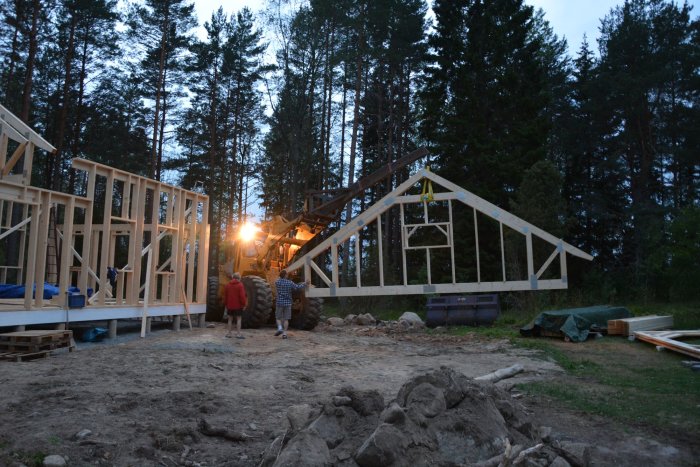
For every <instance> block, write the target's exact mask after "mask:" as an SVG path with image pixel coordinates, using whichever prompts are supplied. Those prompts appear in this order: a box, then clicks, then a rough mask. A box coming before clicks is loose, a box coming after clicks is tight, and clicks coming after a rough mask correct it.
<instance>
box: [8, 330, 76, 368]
mask: <svg viewBox="0 0 700 467" xmlns="http://www.w3.org/2000/svg"><path fill="white" fill-rule="evenodd" d="M61 348H67V349H68V351H70V352H72V351H73V349H75V341H74V340H73V331H54V330H48V331H47V330H38V331H21V332H8V333H5V334H0V360H10V361H15V362H21V361H23V360H32V359H35V358H46V357H48V356H49V355H50V354H51V352H52V351H53V350H56V349H61Z"/></svg>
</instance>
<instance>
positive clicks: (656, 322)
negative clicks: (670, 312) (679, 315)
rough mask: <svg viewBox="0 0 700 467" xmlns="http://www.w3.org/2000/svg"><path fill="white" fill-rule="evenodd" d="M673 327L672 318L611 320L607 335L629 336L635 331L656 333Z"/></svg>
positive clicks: (643, 317)
mask: <svg viewBox="0 0 700 467" xmlns="http://www.w3.org/2000/svg"><path fill="white" fill-rule="evenodd" d="M672 327H673V316H656V315H652V316H638V317H635V318H623V319H611V320H610V321H608V334H617V335H623V336H631V335H633V334H634V333H635V332H637V331H658V330H660V329H670V328H672Z"/></svg>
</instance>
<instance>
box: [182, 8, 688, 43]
mask: <svg viewBox="0 0 700 467" xmlns="http://www.w3.org/2000/svg"><path fill="white" fill-rule="evenodd" d="M623 1H624V0H525V3H527V4H529V5H533V6H534V7H536V8H542V9H543V10H544V12H545V18H546V19H547V21H549V24H550V25H551V26H552V29H554V33H555V34H556V35H557V36H559V37H562V36H564V37H566V40H567V42H568V44H569V53H570V54H571V55H575V54H576V51H577V50H578V49H579V47H580V45H581V42H582V41H583V35H584V33H585V34H586V36H587V38H588V43H589V44H590V45H591V48H592V49H593V50H595V49H596V48H597V47H596V39H597V37H598V27H599V26H600V20H601V19H602V18H603V17H605V15H607V14H608V13H609V12H610V10H611V9H612V8H614V7H616V6H617V5H620V4H622V3H623ZM194 3H195V9H196V11H197V17H198V18H199V21H200V23H202V24H203V23H204V21H206V20H208V19H209V18H211V13H212V12H213V11H214V10H215V9H217V8H218V7H219V6H220V5H225V6H224V11H225V12H226V13H232V12H236V11H238V10H240V9H241V8H243V7H244V6H247V7H248V8H250V9H251V10H252V11H253V12H256V11H258V10H260V9H261V8H262V6H263V4H264V1H263V0H195V2H194ZM688 3H689V4H690V5H691V6H693V12H692V17H693V18H697V17H698V15H700V0H689V1H688Z"/></svg>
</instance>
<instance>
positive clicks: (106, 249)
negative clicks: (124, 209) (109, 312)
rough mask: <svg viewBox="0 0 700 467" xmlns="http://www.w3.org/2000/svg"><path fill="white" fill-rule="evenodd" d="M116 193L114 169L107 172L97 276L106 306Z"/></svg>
mask: <svg viewBox="0 0 700 467" xmlns="http://www.w3.org/2000/svg"><path fill="white" fill-rule="evenodd" d="M113 193H114V170H110V171H109V173H108V174H107V184H106V186H105V205H104V210H103V213H104V214H103V218H102V219H103V220H102V244H101V245H100V265H99V266H98V269H97V271H96V272H97V276H98V277H99V278H100V295H99V304H100V305H102V306H104V304H105V298H106V297H107V287H108V286H109V279H108V278H107V267H108V266H111V265H110V264H109V257H110V246H111V245H110V244H111V243H112V239H111V234H110V227H111V225H112V198H113V196H112V195H113Z"/></svg>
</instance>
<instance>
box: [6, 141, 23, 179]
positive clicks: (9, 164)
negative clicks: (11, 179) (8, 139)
mask: <svg viewBox="0 0 700 467" xmlns="http://www.w3.org/2000/svg"><path fill="white" fill-rule="evenodd" d="M28 144H29V143H28V142H27V141H25V142H24V143H21V144H20V145H19V146H17V149H15V152H13V153H12V156H11V157H10V158H9V159H8V160H7V162H6V163H5V167H3V168H2V172H0V173H1V174H2V176H3V177H6V176H7V175H9V173H10V172H11V171H12V169H14V167H15V165H16V164H17V161H18V160H19V158H20V157H22V156H23V155H24V150H25V149H26V148H27V145H28Z"/></svg>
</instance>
